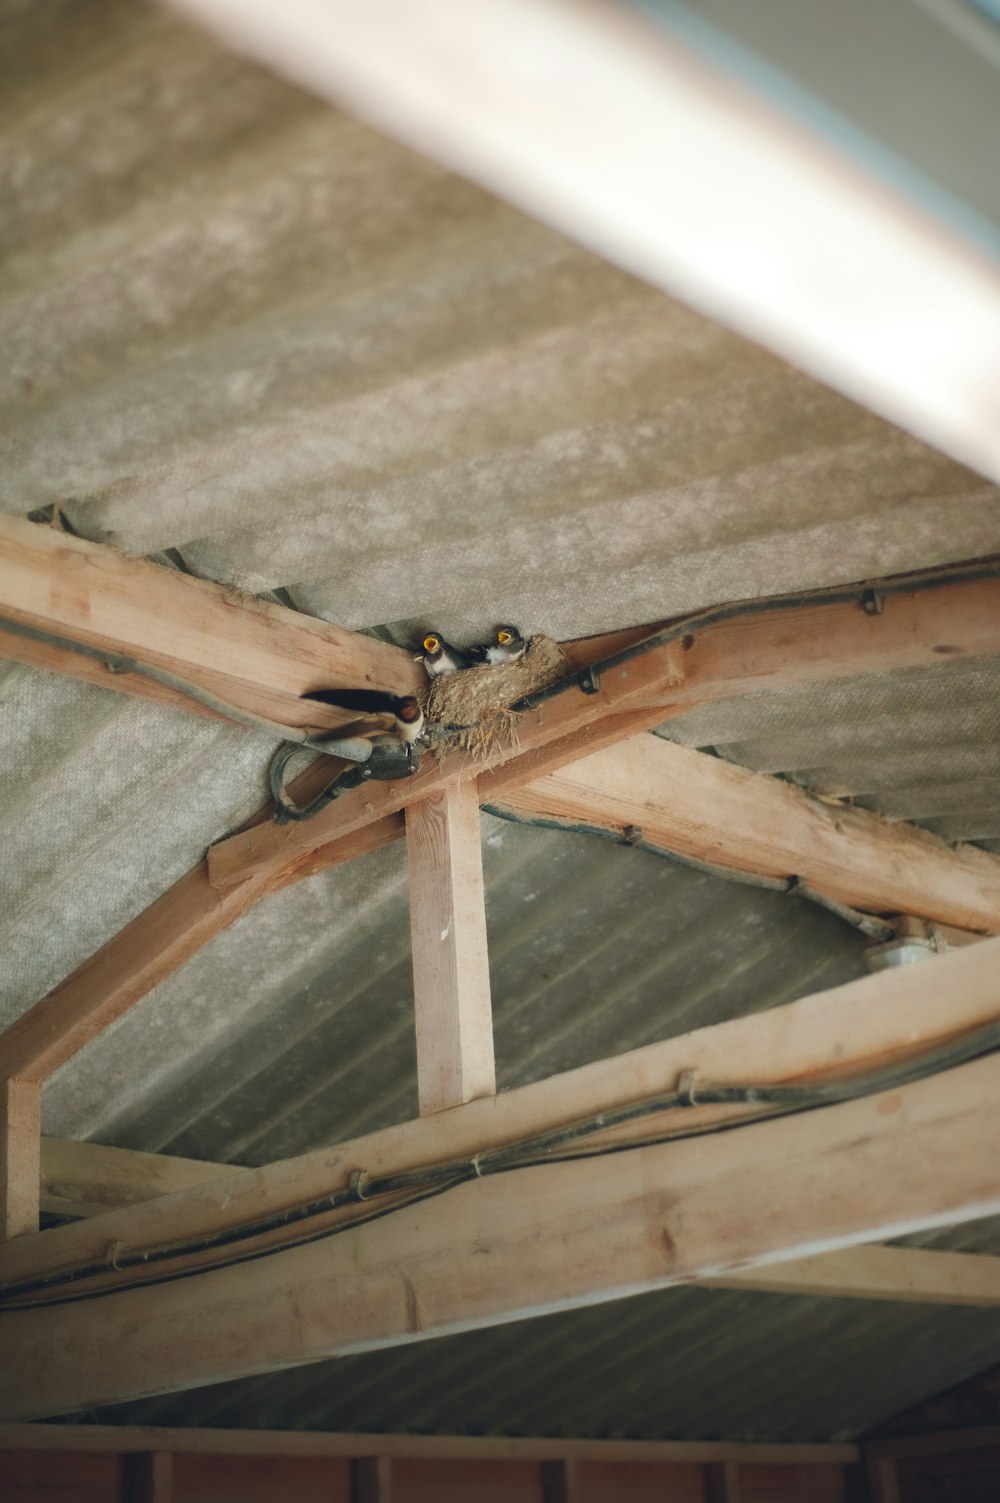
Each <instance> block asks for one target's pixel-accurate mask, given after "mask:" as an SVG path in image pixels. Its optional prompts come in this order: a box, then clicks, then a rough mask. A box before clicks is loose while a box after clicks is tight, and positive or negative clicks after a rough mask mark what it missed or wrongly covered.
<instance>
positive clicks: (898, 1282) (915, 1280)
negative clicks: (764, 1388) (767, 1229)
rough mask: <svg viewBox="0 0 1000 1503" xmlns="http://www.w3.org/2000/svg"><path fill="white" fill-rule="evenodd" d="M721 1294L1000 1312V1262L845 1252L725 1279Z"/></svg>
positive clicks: (904, 1250) (966, 1256)
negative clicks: (739, 1292) (731, 1292)
mask: <svg viewBox="0 0 1000 1503" xmlns="http://www.w3.org/2000/svg"><path fill="white" fill-rule="evenodd" d="M705 1283H706V1286H707V1287H710V1288H718V1289H760V1290H766V1291H767V1292H768V1293H770V1294H801V1295H805V1296H808V1297H809V1298H810V1299H814V1298H820V1299H823V1298H830V1299H844V1298H847V1299H879V1300H892V1301H895V1302H900V1303H904V1304H918V1305H965V1306H978V1307H979V1308H981V1309H996V1308H997V1307H998V1306H1000V1257H987V1256H985V1255H984V1254H982V1253H955V1252H938V1251H935V1250H931V1249H928V1248H919V1247H845V1248H842V1249H841V1250H840V1251H839V1252H829V1253H821V1254H820V1255H819V1256H817V1257H813V1258H796V1259H793V1260H790V1261H788V1262H781V1263H766V1264H763V1265H761V1266H760V1267H757V1268H744V1269H740V1270H739V1271H738V1272H736V1273H728V1274H723V1275H722V1276H721V1277H720V1278H714V1279H707V1280H706V1281H705Z"/></svg>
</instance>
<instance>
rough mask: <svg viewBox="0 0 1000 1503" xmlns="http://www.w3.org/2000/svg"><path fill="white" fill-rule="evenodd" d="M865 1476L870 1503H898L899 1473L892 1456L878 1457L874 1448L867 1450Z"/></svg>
mask: <svg viewBox="0 0 1000 1503" xmlns="http://www.w3.org/2000/svg"><path fill="white" fill-rule="evenodd" d="M865 1476H866V1478H867V1482H868V1496H869V1498H870V1499H871V1503H899V1473H898V1471H897V1470H896V1458H895V1457H894V1456H880V1455H879V1453H878V1451H877V1450H876V1449H875V1447H874V1446H873V1447H871V1448H870V1449H868V1450H867V1451H866V1455H865Z"/></svg>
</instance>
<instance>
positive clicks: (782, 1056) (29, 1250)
mask: <svg viewBox="0 0 1000 1503" xmlns="http://www.w3.org/2000/svg"><path fill="white" fill-rule="evenodd" d="M998 1018H1000V939H989V940H985V941H984V942H983V943H982V944H981V945H971V946H969V947H967V948H965V949H962V950H956V951H954V952H952V953H951V954H948V955H941V956H936V957H935V958H934V959H932V960H928V961H927V962H926V963H925V964H923V965H919V966H905V967H898V968H895V969H891V970H887V971H882V972H880V973H879V974H878V975H875V976H868V977H864V978H863V979H861V980H859V981H852V982H850V983H848V984H847V985H845V986H840V987H835V988H833V989H832V990H830V991H827V992H821V993H818V994H817V995H815V996H812V997H804V998H802V999H800V1000H799V1001H797V1002H792V1003H789V1004H787V1005H786V1006H784V1007H776V1008H771V1009H768V1010H765V1011H762V1012H759V1013H755V1014H754V1015H752V1016H750V1017H743V1018H736V1019H734V1020H733V1021H731V1022H728V1023H723V1024H719V1025H716V1026H714V1027H711V1028H703V1029H698V1030H697V1031H695V1032H693V1033H688V1034H683V1035H681V1036H679V1037H678V1038H674V1039H667V1040H664V1041H662V1042H660V1043H655V1044H649V1045H646V1046H645V1047H644V1048H641V1049H635V1050H632V1051H631V1052H630V1053H628V1054H623V1055H619V1056H617V1057H616V1058H613V1059H606V1060H600V1061H597V1062H595V1063H593V1064H590V1065H585V1066H583V1067H581V1068H579V1069H576V1070H570V1071H567V1072H566V1073H564V1074H562V1075H556V1076H553V1077H551V1078H550V1079H548V1080H543V1081H539V1082H537V1083H536V1084H533V1085H528V1086H522V1087H520V1088H518V1089H516V1090H512V1091H506V1092H503V1093H502V1094H501V1095H499V1096H494V1097H489V1098H484V1099H481V1100H478V1101H470V1102H468V1103H467V1104H466V1105H465V1106H462V1107H456V1108H454V1109H453V1110H452V1111H450V1112H438V1113H435V1114H434V1115H433V1116H430V1117H423V1118H420V1119H418V1120H417V1121H414V1122H408V1123H402V1124H400V1125H398V1126H395V1127H389V1128H384V1129H380V1130H379V1131H377V1132H373V1133H369V1134H368V1135H367V1136H365V1137H362V1138H359V1139H355V1140H353V1141H351V1142H348V1143H342V1144H340V1145H338V1146H336V1147H331V1148H325V1149H318V1150H315V1151H313V1152H311V1153H307V1154H304V1155H302V1156H301V1157H300V1158H297V1159H287V1160H284V1161H282V1162H280V1163H277V1164H271V1165H268V1166H267V1167H265V1168H262V1169H252V1170H249V1169H244V1170H235V1171H234V1172H233V1174H232V1175H231V1176H230V1177H228V1178H227V1179H226V1180H224V1181H220V1182H219V1183H212V1182H209V1183H207V1184H201V1185H196V1186H193V1187H192V1188H191V1189H188V1190H183V1191H179V1192H177V1193H175V1194H173V1195H168V1196H162V1197H160V1198H158V1199H157V1200H152V1201H148V1202H146V1203H145V1204H142V1205H137V1206H132V1207H128V1208H125V1209H123V1210H118V1211H109V1212H108V1213H107V1214H106V1215H104V1216H100V1217H96V1218H94V1219H92V1220H91V1221H89V1222H80V1223H78V1224H77V1225H74V1226H65V1227H56V1228H53V1229H52V1230H50V1231H47V1232H44V1233H42V1234H40V1235H38V1236H35V1237H29V1238H19V1239H17V1240H16V1241H14V1242H11V1243H8V1244H7V1245H6V1246H5V1247H0V1282H3V1283H7V1282H10V1281H14V1280H19V1279H23V1278H30V1277H36V1276H38V1275H40V1274H44V1273H47V1272H51V1271H55V1270H58V1269H61V1268H66V1267H74V1266H76V1265H77V1264H85V1263H90V1262H93V1261H94V1260H95V1259H97V1260H100V1259H102V1258H103V1256H104V1253H105V1250H106V1248H107V1246H108V1244H109V1243H110V1242H114V1241H122V1242H125V1243H127V1244H128V1245H129V1246H131V1247H156V1246H160V1245H162V1244H169V1243H172V1242H175V1241H176V1240H177V1239H178V1238H180V1237H189V1236H203V1235H210V1234H211V1233H213V1232H216V1231H221V1230H226V1229H228V1228H231V1227H234V1226H239V1225H241V1224H243V1223H244V1222H248V1221H253V1220H256V1219H257V1218H258V1217H260V1216H265V1215H267V1214H270V1213H271V1212H276V1211H281V1210H284V1209H286V1208H287V1207H289V1206H294V1205H298V1204H299V1203H301V1202H304V1201H311V1200H314V1199H316V1198H317V1197H319V1196H322V1195H326V1194H329V1192H330V1190H331V1189H334V1188H338V1187H341V1186H343V1185H344V1184H345V1183H346V1182H347V1178H348V1176H349V1174H350V1172H351V1171H352V1170H354V1169H357V1168H359V1167H364V1168H367V1169H369V1170H370V1171H372V1172H376V1171H377V1172H378V1173H380V1174H382V1173H389V1172H396V1171H403V1170H409V1169H416V1168H419V1167H421V1166H423V1165H427V1164H435V1163H440V1162H442V1161H445V1160H448V1159H451V1158H465V1157H468V1156H470V1155H472V1154H475V1153H480V1152H483V1151H485V1150H487V1149H489V1148H492V1147H496V1146H499V1145H501V1144H504V1143H511V1142H517V1141H520V1140H521V1139H523V1138H526V1137H530V1136H532V1135H535V1134H538V1133H542V1132H548V1131H549V1130H551V1129H552V1128H554V1127H557V1126H560V1125H562V1124H564V1123H567V1122H575V1121H578V1120H579V1119H581V1118H584V1117H588V1116H590V1115H592V1114H593V1113H595V1112H599V1111H605V1110H608V1109H611V1108H613V1107H616V1106H621V1105H624V1104H625V1103H627V1102H632V1101H639V1100H644V1099H647V1098H649V1097H652V1096H655V1095H657V1094H659V1093H662V1092H664V1091H667V1090H670V1089H672V1088H673V1087H674V1086H675V1085H676V1083H677V1081H678V1079H679V1077H680V1075H681V1074H682V1073H683V1072H684V1071H688V1070H696V1071H698V1072H699V1073H700V1074H701V1076H702V1077H703V1078H704V1079H706V1080H711V1081H714V1082H716V1083H719V1084H733V1083H745V1082H747V1081H753V1082H756V1083H760V1084H764V1083H768V1082H776V1083H777V1082H781V1081H790V1080H801V1079H809V1078H813V1077H815V1076H817V1075H822V1074H823V1073H824V1072H830V1071H831V1068H832V1069H833V1070H834V1071H835V1072H836V1071H839V1072H845V1071H846V1072H855V1071H858V1070H863V1069H865V1068H869V1067H871V1066H872V1065H873V1064H875V1063H878V1064H882V1063H887V1062H888V1061H890V1060H892V1059H896V1058H900V1057H905V1056H906V1055H907V1054H909V1053H911V1052H913V1051H914V1050H920V1049H929V1048H931V1047H932V1046H933V1045H935V1044H937V1043H940V1042H942V1041H943V1040H946V1039H948V1038H951V1037H954V1036H955V1035H958V1034H961V1033H964V1032H965V1031H967V1030H969V1029H973V1028H977V1027H980V1026H982V1025H984V1024H986V1023H989V1022H994V1021H996V1020H997V1019H998ZM734 1115H738V1109H733V1108H725V1107H718V1108H714V1107H698V1106H695V1107H693V1108H687V1109H685V1111H684V1116H683V1126H684V1127H685V1129H687V1128H697V1127H699V1126H704V1125H707V1124H708V1123H711V1122H717V1121H725V1120H732V1119H733V1116H734ZM673 1120H676V1117H675V1118H674V1119H673ZM664 1125H665V1122H664V1119H663V1118H662V1117H661V1118H652V1119H647V1120H646V1122H644V1123H642V1124H640V1128H639V1131H641V1132H643V1133H644V1132H646V1131H648V1130H650V1129H653V1128H656V1127H662V1126H664ZM624 1132H625V1133H626V1134H627V1133H633V1134H634V1133H635V1132H636V1129H635V1128H634V1127H629V1128H628V1129H626V1130H624ZM622 1138H623V1130H621V1129H619V1130H616V1131H615V1132H610V1133H608V1134H606V1135H605V1139H606V1140H607V1141H622ZM868 1240H875V1239H874V1237H873V1238H869V1239H868Z"/></svg>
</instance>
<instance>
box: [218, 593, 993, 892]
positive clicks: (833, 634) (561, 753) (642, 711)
mask: <svg viewBox="0 0 1000 1503" xmlns="http://www.w3.org/2000/svg"><path fill="white" fill-rule="evenodd" d="M762 607H765V608H762ZM690 628H691V629H690V631H689V632H687V633H685V634H683V635H682V636H680V637H676V638H674V639H673V640H661V639H660V638H653V639H651V641H652V644H653V645H651V646H650V647H649V648H648V649H647V650H645V651H643V652H641V653H640V654H639V655H638V656H635V657H631V658H627V659H626V660H625V661H621V662H614V661H612V663H611V666H609V667H607V668H604V669H602V670H601V673H600V677H599V683H598V685H597V688H596V692H594V693H586V692H584V690H583V688H582V687H581V686H580V685H579V684H578V683H576V682H575V681H572V682H570V683H569V684H567V686H566V687H565V688H564V689H563V690H562V691H561V692H560V693H558V694H556V695H554V696H552V697H551V698H550V699H547V700H545V701H543V702H542V704H541V705H540V706H539V707H538V708H537V709H534V710H531V711H528V712H526V713H525V714H524V715H523V716H522V717H521V719H520V720H519V722H518V727H517V739H516V741H513V740H512V741H510V742H509V743H507V744H506V745H504V746H501V747H498V748H497V749H496V750H495V751H494V752H493V753H492V754H491V755H490V756H489V757H488V758H486V759H484V760H483V761H482V762H480V763H478V764H476V763H471V762H470V759H469V758H468V756H467V755H466V754H464V753H461V754H455V755H452V756H450V757H447V758H445V759H444V760H443V761H442V762H439V763H437V762H432V761H431V760H430V759H427V761H426V764H425V766H424V768H423V769H422V770H421V771H420V772H419V773H417V774H416V776H415V777H413V778H410V779H409V780H407V781H406V782H405V783H382V784H378V785H373V784H368V785H367V786H366V787H365V788H363V789H358V790H356V791H355V792H354V793H349V794H346V795H345V796H344V797H343V798H340V799H338V800H337V801H336V803H334V804H332V805H331V806H330V808H329V809H328V810H326V811H324V812H323V813H321V814H319V815H317V817H316V818H315V819H313V820H310V821H309V822H308V823H307V824H302V825H297V826H296V827H295V828H294V830H292V831H287V830H278V829H277V828H275V829H274V830H271V831H266V830H262V831H260V832H259V833H258V834H256V835H255V836H254V838H253V839H252V840H250V841H248V840H246V839H245V838H244V837H243V836H241V835H235V836H232V837H231V838H230V839H229V840H224V841H220V842H219V843H218V845H215V846H213V848H212V851H211V853H210V874H211V880H212V881H213V882H214V883H215V884H216V885H217V886H218V887H219V888H220V889H222V890H225V889H226V888H228V887H230V886H233V885H235V884H237V883H240V882H244V881H248V880H251V879H252V878H253V877H254V876H256V875H258V874H260V873H262V872H264V871H271V872H273V871H275V870H277V869H280V867H281V865H282V864H283V863H284V862H286V861H288V860H289V859H292V858H293V857H294V856H295V855H296V854H298V855H302V854H304V853H305V852H306V851H308V850H310V849H312V848H313V847H314V846H315V845H317V844H322V843H324V842H325V841H326V840H329V839H331V838H333V837H334V836H335V835H345V834H348V833H349V832H350V831H352V830H355V829H358V828H359V827H360V826H362V825H363V824H365V823H369V822H371V821H372V820H374V819H378V818H381V817H383V816H384V815H386V814H392V813H396V812H397V811H398V810H400V809H402V808H405V807H406V806H407V805H408V804H410V803H413V802H414V801H415V800H417V799H419V798H424V797H426V796H427V794H429V793H432V792H439V791H441V790H442V789H444V788H446V787H449V786H451V785H452V784H454V783H457V782H461V781H464V780H467V779H469V778H474V777H476V776H477V775H478V780H479V801H480V803H484V804H486V803H497V802H503V799H504V797H505V795H506V793H507V792H508V791H509V790H510V789H511V788H514V787H518V786H520V784H522V783H525V782H528V781H532V780H534V779H537V778H540V777H542V776H544V775H546V774H548V773H550V772H552V771H554V770H556V769H558V768H560V767H563V766H565V765H566V764H567V763H569V762H574V761H578V760H579V759H580V758H581V757H582V756H585V755H588V754H590V753H592V752H596V751H600V750H602V749H603V748H605V747H607V746H611V745H614V744H615V743H616V742H619V741H621V740H623V739H625V738H626V737H628V736H631V735H634V734H635V733H636V732H638V731H642V730H648V729H649V728H650V727H652V726H654V725H656V724H658V723H659V722H661V721H663V720H665V719H667V718H668V717H669V716H670V715H671V714H678V713H680V712H681V711H683V710H684V709H686V708H689V707H690V706H691V705H693V704H702V703H706V702H708V701H709V700H712V699H716V698H723V697H726V696H728V695H732V694H735V693H741V692H742V693H746V692H748V691H750V690H760V689H767V688H781V687H785V686H787V685H789V684H801V683H810V682H819V681H824V680H828V679H836V678H843V677H849V676H851V675H854V674H861V673H868V672H878V673H885V672H889V671H890V670H891V669H893V668H901V667H912V666H914V665H918V664H927V663H938V662H940V657H941V654H942V653H944V654H945V655H948V656H951V657H961V656H967V655H981V654H984V653H1000V578H997V579H985V580H982V579H973V580H964V581H959V582H952V583H948V584H944V583H940V582H939V583H936V584H920V585H915V586H913V587H912V588H906V589H899V590H895V589H894V592H893V593H891V594H886V596H885V599H884V601H883V609H882V611H881V613H880V614H875V615H866V614H865V612H864V611H863V610H862V609H861V606H860V603H859V595H858V594H853V593H852V594H851V595H850V597H849V598H845V597H844V595H842V594H841V595H834V596H832V597H831V596H825V597H819V598H817V599H816V600H815V602H810V603H808V604H805V605H797V606H794V607H789V608H782V609H778V608H775V609H767V608H766V603H765V602H758V603H756V605H755V604H753V603H750V604H748V606H747V610H746V614H743V615H740V616H738V617H737V618H735V619H732V620H726V621H722V622H719V623H717V624H715V625H705V626H704V627H702V626H701V625H700V624H699V621H698V620H692V621H691V622H690Z"/></svg>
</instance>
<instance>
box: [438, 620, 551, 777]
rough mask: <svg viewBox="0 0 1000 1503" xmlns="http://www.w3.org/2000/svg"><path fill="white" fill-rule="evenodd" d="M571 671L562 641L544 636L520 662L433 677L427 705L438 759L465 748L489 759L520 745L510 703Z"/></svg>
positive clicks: (539, 636)
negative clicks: (506, 749) (495, 753)
mask: <svg viewBox="0 0 1000 1503" xmlns="http://www.w3.org/2000/svg"><path fill="white" fill-rule="evenodd" d="M568 672H569V664H568V662H567V659H566V655H565V653H564V652H563V650H562V648H561V647H560V646H559V643H558V642H553V640H552V638H551V637H545V636H542V635H541V634H539V635H537V636H534V637H532V639H531V642H530V644H529V646H528V650H527V651H526V652H525V654H524V656H523V657H522V658H520V659H519V660H518V661H517V662H516V663H500V664H498V665H497V666H496V667H493V666H491V665H489V664H486V665H484V666H483V667H481V668H464V669H462V670H461V671H460V672H458V673H447V674H443V675H442V676H441V677H440V678H435V679H431V680H430V681H429V683H428V685H427V691H426V693H425V695H424V700H423V704H424V714H425V715H426V717H427V721H428V724H429V728H430V734H431V738H432V744H433V746H434V749H435V750H436V751H437V752H438V753H439V755H443V754H444V753H445V752H449V751H455V750H457V749H461V750H462V751H466V752H468V753H469V754H470V755H471V756H473V757H488V756H489V755H490V754H491V752H494V751H496V750H498V749H499V748H500V747H501V746H505V745H508V746H509V745H516V744H517V720H518V716H517V712H516V711H515V710H512V709H511V705H515V704H517V702H518V701H519V700H521V699H524V698H526V697H527V696H528V695H529V694H534V693H535V692H536V691H537V690H538V689H547V688H548V686H549V685H550V684H555V683H558V682H559V680H560V679H562V678H565V677H566V675H567V673H568Z"/></svg>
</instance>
